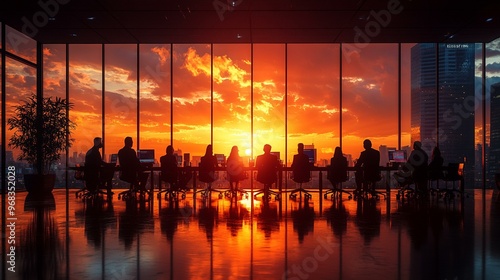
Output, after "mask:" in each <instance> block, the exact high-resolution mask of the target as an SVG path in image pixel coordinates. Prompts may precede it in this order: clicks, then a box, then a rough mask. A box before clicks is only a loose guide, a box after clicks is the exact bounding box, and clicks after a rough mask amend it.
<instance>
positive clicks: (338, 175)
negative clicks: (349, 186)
mask: <svg viewBox="0 0 500 280" xmlns="http://www.w3.org/2000/svg"><path fill="white" fill-rule="evenodd" d="M347 166H348V163H347V158H346V157H345V156H344V155H343V153H342V149H341V148H340V147H336V148H335V152H334V153H333V157H332V158H331V159H330V166H329V167H328V170H327V179H328V181H330V183H331V184H332V186H333V189H332V190H328V191H326V193H325V198H326V197H327V196H328V194H332V198H333V197H334V196H337V195H339V194H340V193H342V192H343V193H346V194H348V195H349V198H351V197H352V194H351V193H350V192H348V191H346V190H342V188H340V187H339V184H341V183H342V182H345V181H347V180H348V179H349V176H348V173H347Z"/></svg>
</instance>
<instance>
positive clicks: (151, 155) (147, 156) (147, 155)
mask: <svg viewBox="0 0 500 280" xmlns="http://www.w3.org/2000/svg"><path fill="white" fill-rule="evenodd" d="M137 157H138V158H139V161H140V162H141V163H144V164H153V163H154V162H155V150H153V149H140V150H137Z"/></svg>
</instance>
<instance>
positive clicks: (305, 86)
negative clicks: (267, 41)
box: [287, 44, 340, 166]
mask: <svg viewBox="0 0 500 280" xmlns="http://www.w3.org/2000/svg"><path fill="white" fill-rule="evenodd" d="M339 54H340V53H339V45H334V44H317V45H313V44H292V45H288V49H287V85H288V86H287V148H288V154H287V159H288V163H287V165H288V166H290V164H291V161H292V160H293V155H294V154H296V153H297V144H298V143H304V145H306V148H307V149H308V150H312V151H313V153H311V154H316V158H315V164H316V165H320V166H325V165H327V164H329V160H330V158H331V157H332V156H333V151H334V149H335V147H336V146H339V145H340V128H339V124H340V122H339V121H340V87H339V77H340V76H339V74H340V73H339V69H340V68H339ZM314 152H315V153H314Z"/></svg>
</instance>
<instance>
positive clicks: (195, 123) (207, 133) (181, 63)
mask: <svg viewBox="0 0 500 280" xmlns="http://www.w3.org/2000/svg"><path fill="white" fill-rule="evenodd" d="M173 48H174V49H173V52H174V53H173V56H174V65H173V69H172V75H174V85H173V93H172V94H173V96H174V106H173V117H174V119H173V121H172V123H173V126H174V133H173V135H172V138H173V139H174V149H175V150H181V151H182V153H190V155H191V164H192V165H193V166H197V165H198V163H199V159H200V157H201V156H203V155H204V154H205V149H206V147H207V145H208V144H211V92H210V86H211V84H210V79H211V67H210V63H211V62H210V59H211V58H210V45H206V44H199V45H174V47H173ZM218 152H219V151H217V150H214V153H218ZM222 152H223V151H222Z"/></svg>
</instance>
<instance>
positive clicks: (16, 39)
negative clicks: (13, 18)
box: [0, 26, 36, 63]
mask: <svg viewBox="0 0 500 280" xmlns="http://www.w3.org/2000/svg"><path fill="white" fill-rule="evenodd" d="M0 31H1V30H0ZM5 50H6V51H7V52H10V53H11V54H14V55H17V56H19V57H21V58H24V59H26V60H28V61H30V62H33V63H36V41H35V40H33V39H31V38H30V37H28V36H26V35H25V34H23V33H21V32H19V31H17V30H15V29H13V28H11V27H9V26H5Z"/></svg>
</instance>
